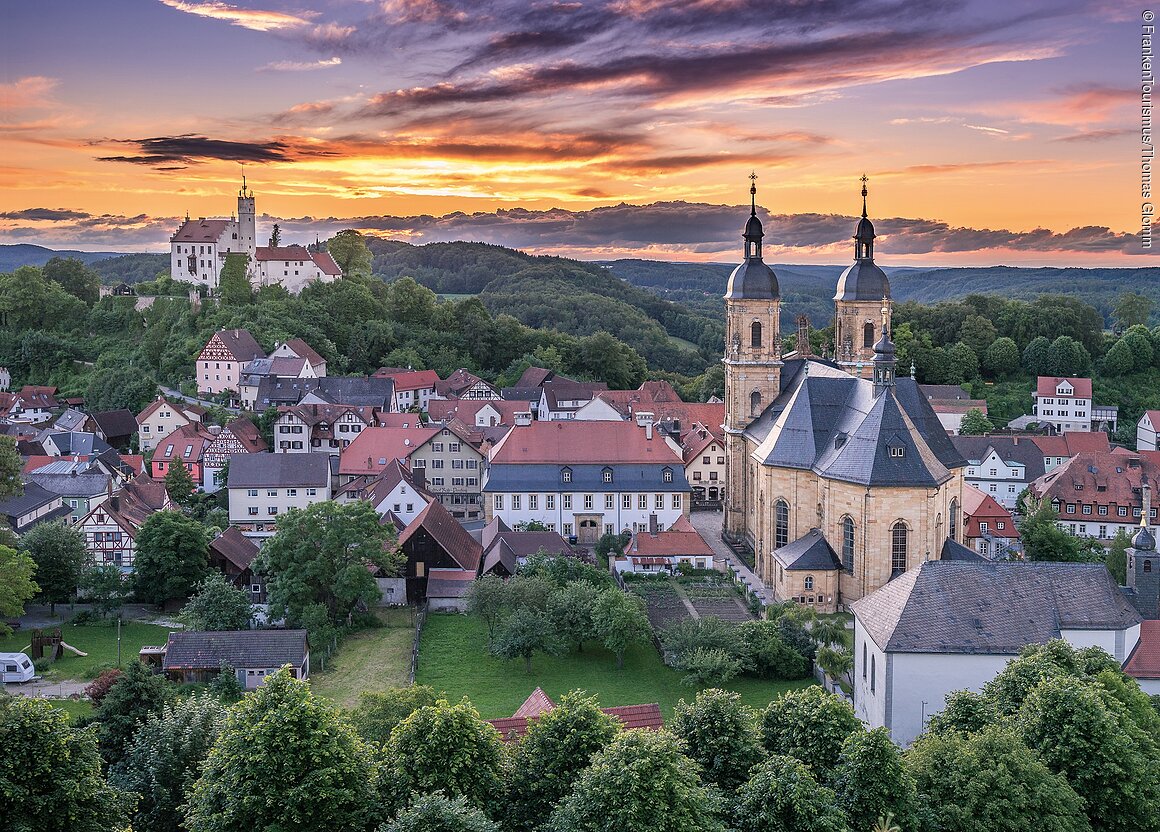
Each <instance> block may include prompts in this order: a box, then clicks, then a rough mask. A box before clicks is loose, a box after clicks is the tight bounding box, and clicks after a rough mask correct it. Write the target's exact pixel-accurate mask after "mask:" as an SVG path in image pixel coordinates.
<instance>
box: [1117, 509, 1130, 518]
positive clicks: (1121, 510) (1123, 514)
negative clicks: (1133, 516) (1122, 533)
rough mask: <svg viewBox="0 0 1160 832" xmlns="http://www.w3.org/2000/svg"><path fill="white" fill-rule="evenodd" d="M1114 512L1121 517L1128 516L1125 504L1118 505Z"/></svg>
mask: <svg viewBox="0 0 1160 832" xmlns="http://www.w3.org/2000/svg"><path fill="white" fill-rule="evenodd" d="M1116 514H1118V515H1120V516H1121V517H1127V516H1128V507H1127V506H1119V507H1118V508H1117V509H1116Z"/></svg>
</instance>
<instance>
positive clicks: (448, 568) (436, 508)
mask: <svg viewBox="0 0 1160 832" xmlns="http://www.w3.org/2000/svg"><path fill="white" fill-rule="evenodd" d="M399 548H400V549H401V550H402V551H403V553H404V554H405V555H406V556H407V564H406V566H405V567H404V572H403V575H404V577H405V578H406V579H407V599H408V601H410V602H411V603H417V602H419V601H421V600H423V599H424V598H426V599H427V601H428V603H429V604H430V607H431V609H436V610H457V611H460V612H462V611H463V610H464V609H465V607H464V603H465V602H464V596H465V594H466V592H467V590H468V589H469V588H470V587H471V582H472V581H474V580H475V578H476V576H477V575H478V574H479V567H480V562H481V560H482V556H483V547H482V546H481V545H480V543H479V541H477V540H476V539H475V538H474V537H472V536H471V534H470V533H469V532H468V531H467V530H466V529H464V528H463V526H461V525H459V523H458V522H457V521H456V519H455V518H454V517H452V516H451V513H450V512H448V511H447V509H445V508H444V507H443V506H442V504H440V503H439V501H438V500H432V501H431V502H429V503H428V504H427V507H426V508H424V509H423V510H422V511H421V512H419V515H418V516H417V517H416V518H415V519H414V520H413V521H412V522H411V523H409V524H408V525H407V527H406V528H405V529H403V531H402V533H401V534H400V535H399Z"/></svg>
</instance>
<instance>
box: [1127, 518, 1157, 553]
mask: <svg viewBox="0 0 1160 832" xmlns="http://www.w3.org/2000/svg"><path fill="white" fill-rule="evenodd" d="M1132 548H1133V549H1135V550H1136V551H1137V552H1151V551H1152V550H1154V549H1155V548H1156V539H1155V538H1154V537H1152V532H1150V531H1149V530H1148V527H1147V526H1145V525H1143V524H1141V526H1140V530H1139V531H1137V532H1136V535H1135V537H1133V538H1132Z"/></svg>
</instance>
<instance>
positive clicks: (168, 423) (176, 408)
mask: <svg viewBox="0 0 1160 832" xmlns="http://www.w3.org/2000/svg"><path fill="white" fill-rule="evenodd" d="M204 417H205V408H204V407H201V406H200V405H196V404H188V403H187V402H183V401H177V402H175V403H171V402H170V401H169V400H168V399H166V398H165V397H164V396H158V397H157V398H156V399H154V400H153V401H152V402H150V403H149V405H148V406H147V407H146V408H145V409H144V410H142V411H141V412H140V413H138V414H137V446H138V447H139V448H140V449H141V451H142V452H144V451H150V450H153V449H154V448H156V447H157V443H158V442H160V441H161V440H162V439H164V438H165V437H166V436H168V435H169V434H171V433H173V431H175V430H177V429H178V428H180V427H185V426H186V425H188V424H190V423H191V422H201V420H202V419H203V418H204Z"/></svg>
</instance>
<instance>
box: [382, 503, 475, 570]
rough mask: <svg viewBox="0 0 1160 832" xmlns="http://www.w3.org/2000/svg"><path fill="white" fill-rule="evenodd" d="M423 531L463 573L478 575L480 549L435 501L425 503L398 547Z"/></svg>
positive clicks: (401, 537)
mask: <svg viewBox="0 0 1160 832" xmlns="http://www.w3.org/2000/svg"><path fill="white" fill-rule="evenodd" d="M419 529H424V530H426V532H427V533H428V534H429V535H431V538H432V539H433V540H434V541H435V542H436V543H438V544H439V546H440V547H442V549H443V551H445V552H446V553H447V554H448V555H450V556H451V557H452V558H453V559H454V560H455V562H456V563H458V564H459V565H460V567H462V568H463V569H466V570H468V571H470V572H472V573H473V574H477V573H478V572H479V562H480V559H481V558H482V556H483V546H481V545H480V543H479V541H478V540H476V539H475V538H474V537H472V536H471V534H470V532H468V531H467V530H466V529H465V528H463V526H461V525H459V523H458V521H456V519H455V518H454V517H452V516H451V512H449V511H448V510H447V509H445V508H444V507H443V504H442V503H440V502H439V501H438V500H432V501H431V502H429V503H427V506H426V508H424V509H423V510H422V511H421V512H419V514H418V516H416V517H415V519H414V520H412V521H411V524H410V525H409V526H407V528H405V529H404V530H403V533H402V534H400V535H399V546H400V547H402V546H403V545H404V544H406V543H407V541H408V540H410V539H411V538H412V537H414V536H415V535H416V534H418V533H419Z"/></svg>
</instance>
